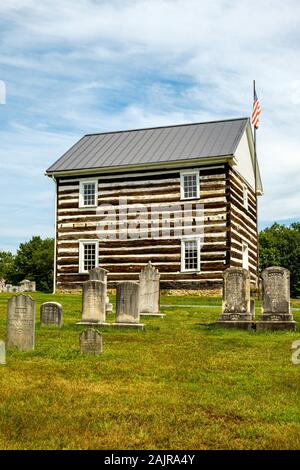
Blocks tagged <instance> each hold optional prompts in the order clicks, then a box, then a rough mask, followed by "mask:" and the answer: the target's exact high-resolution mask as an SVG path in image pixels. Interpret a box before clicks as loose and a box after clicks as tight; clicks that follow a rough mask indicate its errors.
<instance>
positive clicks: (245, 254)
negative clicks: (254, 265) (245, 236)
mask: <svg viewBox="0 0 300 470" xmlns="http://www.w3.org/2000/svg"><path fill="white" fill-rule="evenodd" d="M242 267H243V269H247V270H248V269H249V245H248V243H247V242H245V241H243V242H242Z"/></svg>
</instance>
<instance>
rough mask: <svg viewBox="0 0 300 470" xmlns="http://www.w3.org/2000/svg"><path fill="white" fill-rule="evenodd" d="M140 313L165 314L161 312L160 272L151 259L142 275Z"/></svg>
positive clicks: (140, 277)
mask: <svg viewBox="0 0 300 470" xmlns="http://www.w3.org/2000/svg"><path fill="white" fill-rule="evenodd" d="M139 279H140V315H150V316H151V315H153V316H163V315H162V314H161V313H160V289H159V280H160V274H159V271H158V269H156V268H155V267H154V266H153V265H152V263H151V261H149V263H148V265H147V266H146V267H145V268H144V269H142V271H141V273H140V276H139Z"/></svg>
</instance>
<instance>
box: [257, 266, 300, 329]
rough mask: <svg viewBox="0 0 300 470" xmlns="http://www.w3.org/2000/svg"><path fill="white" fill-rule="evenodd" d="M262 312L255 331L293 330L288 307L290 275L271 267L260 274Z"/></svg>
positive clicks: (283, 270)
mask: <svg viewBox="0 0 300 470" xmlns="http://www.w3.org/2000/svg"><path fill="white" fill-rule="evenodd" d="M261 277H262V280H263V299H262V311H261V316H260V318H259V321H258V322H257V324H256V328H257V330H292V331H293V330H295V328H296V323H295V322H294V321H293V315H292V314H291V307H290V273H289V271H288V269H285V268H281V267H277V266H273V267H270V268H266V269H264V271H263V272H262V275H261Z"/></svg>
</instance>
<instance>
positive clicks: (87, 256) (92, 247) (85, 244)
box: [79, 240, 99, 273]
mask: <svg viewBox="0 0 300 470" xmlns="http://www.w3.org/2000/svg"><path fill="white" fill-rule="evenodd" d="M98 258H99V241H98V240H97V241H96V240H80V241H79V272H80V273H88V272H89V271H90V270H91V269H93V268H97V267H98Z"/></svg>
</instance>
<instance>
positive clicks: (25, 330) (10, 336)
mask: <svg viewBox="0 0 300 470" xmlns="http://www.w3.org/2000/svg"><path fill="white" fill-rule="evenodd" d="M7 306H8V314H7V348H10V347H16V348H18V349H20V350H21V351H26V350H29V349H34V339H35V301H34V300H33V299H32V298H31V297H29V296H28V295H23V294H21V295H14V296H13V297H11V299H9V301H8V304H7Z"/></svg>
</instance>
